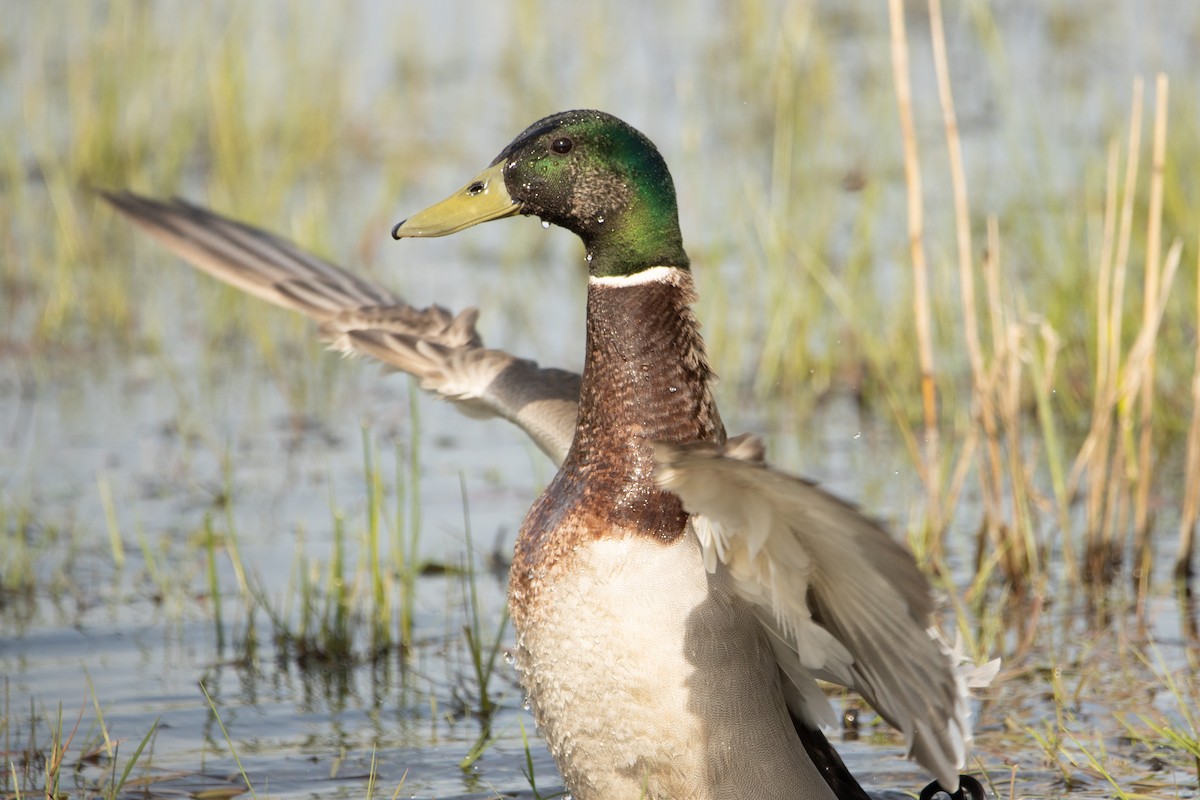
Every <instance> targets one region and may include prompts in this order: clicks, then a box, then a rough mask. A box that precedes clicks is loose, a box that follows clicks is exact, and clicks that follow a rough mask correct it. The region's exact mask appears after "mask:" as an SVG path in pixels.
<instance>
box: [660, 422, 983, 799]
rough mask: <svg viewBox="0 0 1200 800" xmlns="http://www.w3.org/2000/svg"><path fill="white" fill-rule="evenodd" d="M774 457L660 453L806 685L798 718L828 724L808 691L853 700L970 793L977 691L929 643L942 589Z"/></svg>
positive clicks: (711, 451) (716, 449)
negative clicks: (968, 757) (843, 692)
mask: <svg viewBox="0 0 1200 800" xmlns="http://www.w3.org/2000/svg"><path fill="white" fill-rule="evenodd" d="M761 455H762V450H761V446H757V445H755V446H750V445H749V444H748V440H747V439H744V438H741V437H739V438H737V439H730V440H729V442H727V443H726V444H724V445H717V444H713V443H709V442H697V443H693V444H688V445H682V446H680V445H659V446H658V448H657V450H656V453H655V459H656V462H657V468H656V477H657V479H658V481H659V483H660V485H662V486H663V487H664V488H666V489H669V490H671V491H673V492H675V493H676V494H678V495H679V497H680V498H681V499H682V500H683V504H684V507H685V508H686V509H687V510H688V511H689V512H691V513H693V514H696V515H700V516H698V517H696V518H694V519H693V527H694V530H695V531H696V533H697V536H698V538H699V539H700V541H701V544H702V545H703V547H704V549H705V553H706V563H708V564H709V565H710V568H718V567H716V564H715V562H717V561H719V562H720V563H721V565H722V566H723V568H725V569H727V570H728V571H729V573H730V574H731V576H732V577H733V583H734V586H735V587H736V591H738V593H739V594H740V595H741V596H742V597H743V598H744V599H747V600H749V601H750V602H751V603H753V604H754V605H755V606H756V608H757V609H758V616H759V619H760V621H761V622H762V623H763V625H764V626H766V627H767V629H768V631H769V632H770V633H771V640H772V644H773V646H774V649H775V652H776V655H777V658H778V660H779V662H780V669H781V670H782V671H783V673H784V674H785V675H787V676H788V678H789V679H790V680H791V681H792V682H793V683H795V684H796V689H797V692H796V693H789V701H790V703H789V705H792V704H795V705H798V706H799V707H798V708H793V710H794V711H795V712H797V713H799V714H801V715H802V716H804V717H805V719H807V720H808V721H809V722H810V723H813V724H819V723H824V722H827V720H828V716H827V712H826V711H825V710H823V709H821V708H819V707H817V705H816V704H819V703H820V700H821V698H820V696H819V695H814V693H813V691H812V688H813V687H811V686H808V685H806V684H805V682H806V681H807V682H808V683H811V682H812V680H813V679H814V678H821V679H823V680H829V681H832V682H835V683H839V684H842V685H844V686H847V687H849V688H852V689H854V690H856V691H858V692H859V693H860V694H862V695H863V697H864V698H865V699H866V700H867V701H868V702H869V703H870V704H871V705H872V706H873V707H874V708H875V709H876V711H878V712H879V713H880V715H881V716H882V717H883V718H884V719H886V720H887V721H888V722H889V723H890V724H892V725H893V726H895V727H896V728H897V729H898V730H900V731H902V732H903V733H904V735H905V738H906V740H907V742H908V746H909V752H910V754H911V755H912V756H913V757H914V758H916V760H917V761H919V762H920V763H922V764H923V765H924V766H925V767H926V768H928V769H929V770H930V771H932V772H933V773H934V775H935V776H937V778H938V780H939V781H940V782H941V783H942V785H943V786H956V785H957V781H958V770H959V769H960V767H961V765H962V764H963V762H964V760H965V752H966V743H967V741H968V740H969V738H970V725H969V722H968V718H967V717H968V715H967V707H966V687H965V685H964V681H963V679H962V676H961V674H960V672H961V671H960V670H958V669H956V667H957V664H956V663H954V660H953V659H952V658H951V655H950V653H949V651H948V648H946V647H945V646H944V645H943V644H942V642H941V641H940V640H939V639H935V638H934V637H933V636H932V635H931V633H930V631H929V628H930V625H931V615H932V610H933V602H932V599H931V593H930V587H929V584H928V581H927V580H926V579H925V577H924V575H922V573H921V571H920V570H919V569H918V568H917V565H916V562H915V561H914V560H913V557H912V555H911V554H910V553H909V552H908V550H906V549H905V548H904V547H903V546H902V545H900V544H899V543H898V542H896V541H895V540H894V539H892V537H891V536H889V535H888V533H887V531H885V530H884V529H883V528H882V527H881V526H880V525H878V524H877V523H875V522H874V521H873V520H871V519H869V518H867V517H866V516H864V515H863V514H862V513H860V512H859V511H858V510H857V509H856V508H855V507H854V506H852V505H850V504H848V503H845V502H843V501H841V500H839V499H838V498H836V497H834V496H833V495H831V494H829V493H828V492H825V491H823V490H822V489H820V488H818V487H816V486H815V485H813V484H811V483H809V482H807V481H804V480H801V479H800V478H796V477H793V476H791V475H787V474H785V473H783V472H780V471H778V470H775V469H772V468H770V467H769V466H767V465H766V464H765V463H764V462H763V461H762V460H761ZM814 697H815V701H814ZM824 705H825V706H827V703H825V704H824Z"/></svg>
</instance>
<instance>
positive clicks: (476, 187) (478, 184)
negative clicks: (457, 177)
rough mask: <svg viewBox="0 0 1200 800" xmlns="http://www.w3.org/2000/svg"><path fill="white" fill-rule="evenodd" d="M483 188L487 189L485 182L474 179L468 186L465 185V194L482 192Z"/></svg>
mask: <svg viewBox="0 0 1200 800" xmlns="http://www.w3.org/2000/svg"><path fill="white" fill-rule="evenodd" d="M485 189H487V184H486V183H484V182H483V181H475V182H474V183H472V184H471V185H470V186H468V187H467V194H469V195H477V194H483V192H484V190H485Z"/></svg>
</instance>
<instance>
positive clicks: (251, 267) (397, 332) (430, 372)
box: [100, 192, 580, 464]
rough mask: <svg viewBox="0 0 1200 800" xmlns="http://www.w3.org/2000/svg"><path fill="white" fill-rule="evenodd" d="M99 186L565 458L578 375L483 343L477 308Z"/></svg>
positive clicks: (345, 341) (181, 240)
mask: <svg viewBox="0 0 1200 800" xmlns="http://www.w3.org/2000/svg"><path fill="white" fill-rule="evenodd" d="M100 195H101V196H102V197H103V198H104V199H105V200H107V201H108V202H109V203H110V204H111V205H112V206H113V207H114V208H116V209H117V210H118V211H120V212H121V213H122V214H124V215H125V216H126V217H127V218H129V219H130V220H131V221H132V222H133V223H134V224H135V225H137V226H138V227H139V228H141V229H142V230H143V231H145V232H146V233H148V234H149V235H150V236H152V237H154V238H155V239H157V240H158V241H159V242H161V243H162V244H164V245H166V246H167V248H168V249H170V250H172V251H173V252H175V253H176V254H177V255H179V256H181V257H182V258H183V259H184V260H186V261H187V262H189V263H190V264H192V266H194V267H196V268H197V269H200V270H201V271H203V272H207V273H208V274H209V275H212V276H213V277H215V278H218V279H219V280H222V281H224V282H225V283H228V284H230V285H232V286H235V287H237V288H238V289H241V290H242V291H244V292H246V293H248V294H251V295H253V296H255V297H258V298H260V299H262V300H266V301H267V302H269V303H273V304H275V305H277V306H281V307H283V308H287V309H290V310H292V311H299V312H300V313H301V314H304V315H305V316H307V317H309V318H311V319H313V320H315V321H316V322H317V323H318V324H319V325H320V333H321V337H322V339H324V340H325V341H327V342H329V344H330V347H331V349H334V350H337V351H339V352H342V353H347V354H356V353H357V354H364V355H369V356H371V357H373V358H377V359H379V360H380V361H383V362H384V363H385V364H387V365H388V366H389V367H391V368H393V369H397V370H400V371H402V372H407V373H410V374H412V375H414V376H416V377H417V378H418V379H419V381H420V385H421V388H422V389H424V390H426V391H428V392H430V393H431V394H434V395H435V396H437V397H440V398H442V399H443V400H448V401H450V402H452V403H454V404H455V406H456V407H457V408H459V409H460V410H461V411H463V412H464V413H466V414H468V415H469V416H473V417H492V416H496V417H500V418H502V419H506V420H508V421H509V422H512V423H513V424H515V425H516V426H517V427H519V428H521V429H522V430H523V431H525V432H526V433H527V434H528V435H529V436H530V438H532V439H533V441H534V442H535V443H536V444H537V445H538V447H540V448H541V449H542V450H543V451H544V452H545V453H546V454H547V455H548V456H550V458H551V459H553V461H554V462H555V463H556V464H561V463H562V461H563V459H564V458H566V454H567V450H568V449H569V448H570V446H571V439H572V438H573V437H574V433H575V417H576V413H577V410H578V405H579V383H580V379H579V375H578V374H577V373H573V372H568V371H566V370H561V369H552V368H544V367H539V366H538V365H537V363H536V362H533V361H529V360H526V359H521V358H517V357H516V356H513V355H512V354H510V353H506V352H505V351H503V350H492V349H487V348H485V347H484V346H483V341H482V339H481V337H480V336H479V333H478V331H477V330H476V328H475V322H476V320H477V319H478V316H479V312H478V311H477V310H476V309H473V308H468V309H466V310H464V311H462V312H459V313H458V314H453V313H451V312H450V311H448V310H447V309H445V308H442V307H441V306H436V305H435V306H430V307H429V308H416V307H414V306H411V305H409V304H407V303H405V302H404V300H403V299H402V298H401V297H400V296H399V295H398V294H396V293H394V292H392V291H391V290H390V289H386V288H384V287H382V286H379V285H377V284H375V283H372V282H370V281H367V280H365V279H363V278H360V277H358V276H357V275H354V274H353V273H351V272H349V271H347V270H345V269H342V268H341V267H339V266H337V265H335V264H333V263H330V262H329V261H326V260H324V259H322V258H318V257H317V256H315V255H313V254H312V253H309V252H307V251H306V250H303V249H302V248H300V247H298V246H296V245H295V244H293V243H292V242H289V241H288V240H286V239H283V238H281V237H279V236H276V235H274V234H271V233H268V232H266V231H264V230H261V229H259V228H255V227H252V226H250V225H246V224H244V223H241V222H237V221H235V220H232V219H229V218H227V217H223V216H221V215H219V214H215V213H213V212H212V211H209V210H207V209H205V208H201V207H200V206H196V205H193V204H191V203H188V202H185V201H183V200H179V199H175V200H171V201H168V202H164V201H161V200H153V199H150V198H147V197H142V196H140V195H137V194H134V193H132V192H100Z"/></svg>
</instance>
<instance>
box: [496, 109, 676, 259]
mask: <svg viewBox="0 0 1200 800" xmlns="http://www.w3.org/2000/svg"><path fill="white" fill-rule="evenodd" d="M497 164H503V173H504V182H505V185H506V187H507V189H508V193H509V194H510V195H511V196H512V198H513V200H515V201H516V202H518V203H520V204H521V213H522V214H532V215H536V216H538V217H541V218H542V219H543V220H545V221H547V222H550V223H553V224H554V225H558V226H560V227H563V228H566V229H567V230H569V231H572V232H574V233H576V234H578V235H579V237H580V238H581V239H583V243H584V245H585V246H586V247H587V251H588V256H589V261H590V266H589V269H590V271H591V274H592V275H596V276H612V275H631V274H633V273H636V272H640V271H641V270H643V269H646V268H647V267H654V266H671V267H681V268H687V266H688V257H687V254H686V253H685V252H684V249H683V237H682V236H681V235H680V232H679V211H678V206H677V205H676V201H675V184H674V183H673V182H672V180H671V173H670V171H668V169H667V165H666V162H665V161H663V158H662V156H661V155H659V152H658V149H657V148H656V147H655V146H654V144H653V143H652V142H651V141H650V140H649V139H647V138H646V137H645V136H643V135H642V134H641V133H640V132H638V131H637V130H636V129H634V128H633V127H631V126H629V125H627V124H626V123H624V122H622V121H621V120H619V119H617V118H616V117H614V116H612V115H611V114H605V113H604V112H602V111H564V112H562V113H559V114H554V115H553V116H549V117H546V118H545V119H542V120H539V121H537V122H535V123H534V124H533V125H530V126H529V127H528V128H527V129H525V131H523V132H522V133H521V135H520V136H518V137H517V138H516V139H514V140H513V141H512V143H511V144H509V145H508V146H507V147H505V148H504V150H503V152H501V153H500V155H499V156H497V157H496V159H495V160H494V161H493V162H492V165H493V166H495V165H497Z"/></svg>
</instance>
